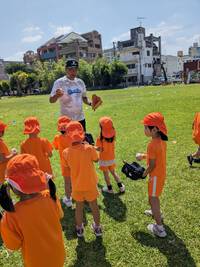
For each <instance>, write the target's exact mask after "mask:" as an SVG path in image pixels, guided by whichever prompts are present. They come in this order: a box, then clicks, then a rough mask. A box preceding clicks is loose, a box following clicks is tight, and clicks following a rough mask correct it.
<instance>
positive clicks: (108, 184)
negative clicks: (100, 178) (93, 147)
mask: <svg viewBox="0 0 200 267" xmlns="http://www.w3.org/2000/svg"><path fill="white" fill-rule="evenodd" d="M103 175H104V179H105V181H106V184H107V186H110V185H111V183H110V177H109V172H108V171H107V170H106V171H103Z"/></svg>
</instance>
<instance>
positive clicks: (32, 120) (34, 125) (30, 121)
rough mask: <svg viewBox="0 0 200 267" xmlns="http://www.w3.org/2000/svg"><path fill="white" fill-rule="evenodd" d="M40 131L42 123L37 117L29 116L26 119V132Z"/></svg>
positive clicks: (34, 132) (35, 132)
mask: <svg viewBox="0 0 200 267" xmlns="http://www.w3.org/2000/svg"><path fill="white" fill-rule="evenodd" d="M39 132H40V124H39V121H38V119H37V118H36V117H28V118H27V119H26V120H25V121H24V134H38V133H39Z"/></svg>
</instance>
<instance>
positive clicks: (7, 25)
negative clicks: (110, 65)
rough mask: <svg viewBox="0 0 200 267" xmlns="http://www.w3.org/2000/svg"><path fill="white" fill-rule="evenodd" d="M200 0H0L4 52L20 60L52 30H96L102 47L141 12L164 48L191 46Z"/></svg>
mask: <svg viewBox="0 0 200 267" xmlns="http://www.w3.org/2000/svg"><path fill="white" fill-rule="evenodd" d="M199 13H200V0H190V1H189V0H168V1H167V0H160V1H158V0H151V1H150V0H137V1H136V0H115V1H114V0H82V1H81V0H74V1H68V0H57V1H55V0H40V1H39V0H31V1H30V0H6V1H3V0H1V16H0V58H3V59H4V60H20V59H22V55H23V53H24V52H25V51H27V50H34V51H36V49H37V48H38V47H39V46H40V45H41V44H43V43H44V42H46V41H47V40H48V39H50V38H51V37H53V36H56V35H59V34H62V33H68V32H70V31H75V32H78V33H85V32H88V31H91V30H94V29H95V30H97V31H99V32H100V33H101V34H102V41H103V47H104V48H109V47H111V46H112V42H113V40H115V41H117V40H126V39H129V29H130V28H134V27H137V26H138V25H139V22H138V21H137V17H145V19H144V20H143V26H144V27H145V28H146V32H147V34H148V33H151V32H152V33H153V34H154V35H156V36H158V35H161V37H162V51H163V54H172V55H176V52H177V50H184V52H185V54H187V52H188V47H189V46H191V45H192V43H193V42H199V43H200V25H199Z"/></svg>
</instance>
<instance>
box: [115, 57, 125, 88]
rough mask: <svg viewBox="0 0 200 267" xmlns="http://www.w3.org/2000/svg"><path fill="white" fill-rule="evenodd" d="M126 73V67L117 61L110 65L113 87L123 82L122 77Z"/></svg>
mask: <svg viewBox="0 0 200 267" xmlns="http://www.w3.org/2000/svg"><path fill="white" fill-rule="evenodd" d="M127 73H128V68H127V66H126V65H125V64H124V63H123V62H121V61H118V60H114V61H113V62H112V63H111V83H112V85H113V86H116V85H118V84H120V83H121V82H122V81H123V77H124V75H126V74H127Z"/></svg>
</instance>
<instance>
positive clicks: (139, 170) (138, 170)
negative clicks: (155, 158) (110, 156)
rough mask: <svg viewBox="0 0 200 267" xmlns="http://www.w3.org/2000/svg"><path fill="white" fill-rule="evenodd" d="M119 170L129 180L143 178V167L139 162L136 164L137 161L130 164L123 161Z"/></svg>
mask: <svg viewBox="0 0 200 267" xmlns="http://www.w3.org/2000/svg"><path fill="white" fill-rule="evenodd" d="M121 171H122V172H123V173H124V174H125V175H126V177H128V178H130V179H131V180H139V179H144V178H145V177H143V176H142V175H143V173H144V171H145V168H143V167H142V166H140V164H138V163H137V162H133V163H131V164H130V163H128V162H126V161H124V165H123V167H122V170H121Z"/></svg>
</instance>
